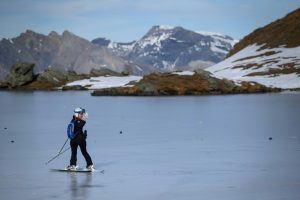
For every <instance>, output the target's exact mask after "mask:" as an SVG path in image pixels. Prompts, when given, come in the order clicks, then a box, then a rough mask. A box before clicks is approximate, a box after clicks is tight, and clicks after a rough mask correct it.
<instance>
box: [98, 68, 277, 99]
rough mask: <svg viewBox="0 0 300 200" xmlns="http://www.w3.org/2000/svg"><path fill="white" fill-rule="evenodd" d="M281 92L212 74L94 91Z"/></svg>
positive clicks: (153, 78) (154, 78) (155, 77)
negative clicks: (215, 76)
mask: <svg viewBox="0 0 300 200" xmlns="http://www.w3.org/2000/svg"><path fill="white" fill-rule="evenodd" d="M272 91H280V90H279V89H277V88H268V87H266V86H264V85H261V84H258V83H254V82H245V81H244V82H241V83H239V84H235V83H234V82H232V81H229V80H227V79H217V78H214V77H212V76H210V74H209V73H207V72H204V71H202V70H201V71H198V72H196V73H195V74H194V75H178V74H174V73H164V74H150V75H147V76H145V77H144V78H143V79H142V80H141V81H139V82H137V83H135V85H134V86H133V87H116V88H105V89H100V90H95V91H94V92H93V93H92V95H93V96H108V95H110V96H170V95H204V94H235V93H258V92H272Z"/></svg>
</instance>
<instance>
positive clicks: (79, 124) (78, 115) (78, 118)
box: [66, 107, 94, 171]
mask: <svg viewBox="0 0 300 200" xmlns="http://www.w3.org/2000/svg"><path fill="white" fill-rule="evenodd" d="M86 120H87V113H86V112H85V109H83V108H81V107H79V108H75V110H74V115H73V118H72V120H71V122H70V123H73V124H74V130H73V132H74V136H73V137H69V138H70V139H71V140H70V146H71V150H72V155H71V160H70V165H68V166H67V167H66V170H76V169H77V166H76V162H77V147H78V146H79V147H80V150H81V153H82V155H83V156H84V158H85V161H86V168H87V170H91V171H93V170H94V166H93V162H92V159H91V157H90V155H89V153H88V152H87V150H86V137H87V131H86V130H85V131H83V130H82V128H83V126H84V125H85V123H86Z"/></svg>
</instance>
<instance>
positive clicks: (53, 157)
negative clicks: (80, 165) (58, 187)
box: [46, 138, 69, 165]
mask: <svg viewBox="0 0 300 200" xmlns="http://www.w3.org/2000/svg"><path fill="white" fill-rule="evenodd" d="M68 140H69V138H67V139H66V141H65V143H64V145H63V146H62V147H61V148H60V150H59V152H58V154H57V155H56V156H54V157H53V158H54V159H55V158H56V157H58V156H59V155H60V153H61V151H62V150H63V148H64V147H65V145H66V143H67V142H68ZM54 159H50V160H49V161H48V162H46V165H47V164H48V163H50V162H51V161H52V160H54Z"/></svg>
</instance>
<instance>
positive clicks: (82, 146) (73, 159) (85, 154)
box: [70, 136, 93, 167]
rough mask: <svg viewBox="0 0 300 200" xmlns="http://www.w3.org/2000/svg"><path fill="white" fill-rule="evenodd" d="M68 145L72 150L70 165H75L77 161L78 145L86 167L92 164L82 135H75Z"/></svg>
mask: <svg viewBox="0 0 300 200" xmlns="http://www.w3.org/2000/svg"><path fill="white" fill-rule="evenodd" d="M70 146H71V150H72V155H71V160H70V165H76V163H77V148H78V146H79V147H80V150H81V153H82V155H83V157H84V158H85V161H86V167H87V166H89V165H92V164H93V162H92V159H91V156H90V155H89V153H88V152H87V150H86V140H85V138H84V137H80V136H79V137H75V138H74V139H72V140H71V141H70Z"/></svg>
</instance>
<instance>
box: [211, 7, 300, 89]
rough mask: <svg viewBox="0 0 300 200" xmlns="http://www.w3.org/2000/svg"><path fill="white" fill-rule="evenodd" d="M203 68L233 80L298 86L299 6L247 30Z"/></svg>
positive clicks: (299, 84) (276, 85)
mask: <svg viewBox="0 0 300 200" xmlns="http://www.w3.org/2000/svg"><path fill="white" fill-rule="evenodd" d="M207 70H208V71H210V72H212V73H213V74H215V75H216V76H217V77H225V78H228V79H232V80H236V81H243V80H246V81H256V82H259V83H262V84H265V85H268V86H274V87H280V88H300V8H299V9H297V10H295V11H293V12H291V13H289V14H288V15H286V16H285V17H283V18H282V19H279V20H276V21H274V22H272V23H270V24H268V25H266V26H265V27H262V28H259V29H257V30H255V31H254V32H252V33H250V34H249V35H247V36H246V37H245V38H243V39H242V40H241V41H240V42H239V43H237V44H236V45H235V46H234V48H233V49H232V50H231V51H230V53H229V55H228V57H227V59H225V60H224V61H222V62H220V63H218V64H216V65H214V66H212V67H209V68H207Z"/></svg>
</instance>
